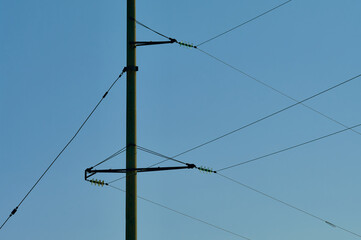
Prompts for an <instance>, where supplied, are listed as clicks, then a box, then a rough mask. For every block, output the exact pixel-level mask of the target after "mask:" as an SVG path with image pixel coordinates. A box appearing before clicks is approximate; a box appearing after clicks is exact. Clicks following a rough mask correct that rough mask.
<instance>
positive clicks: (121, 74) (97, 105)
mask: <svg viewBox="0 0 361 240" xmlns="http://www.w3.org/2000/svg"><path fill="white" fill-rule="evenodd" d="M125 71H126V69H125V68H124V69H123V71H122V72H121V73H120V74H119V76H118V77H117V78H116V79H115V81H114V82H113V83H112V84H111V85H110V87H109V88H108V90H107V91H106V92H105V94H104V95H103V97H102V98H101V99H100V100H99V102H98V103H97V104H96V105H95V107H94V108H93V110H92V111H91V112H90V114H89V115H88V116H87V118H86V119H85V121H84V122H83V123H82V124H81V126H80V127H79V128H78V130H77V131H76V133H75V134H74V135H73V137H72V138H71V139H70V140H69V141H68V143H67V144H66V145H65V147H63V149H62V150H61V151H60V152H59V153H58V155H57V156H56V157H55V159H54V160H53V161H52V162H51V163H50V165H49V166H48V167H47V169H46V170H45V171H44V172H43V174H42V175H41V176H40V177H39V179H38V180H37V181H36V182H35V184H34V185H33V186H32V187H31V189H30V190H29V191H28V192H27V194H26V195H25V196H24V197H23V199H22V200H21V201H20V203H19V204H18V205H17V207H16V208H14V210H13V212H12V213H11V214H10V215H9V217H8V218H7V219H6V221H5V222H4V223H3V224H2V225H1V227H0V230H1V229H2V228H3V226H4V225H5V223H6V222H7V221H8V220H9V218H10V217H11V216H13V215H14V214H15V212H16V211H17V209H18V208H19V207H20V206H21V204H22V203H23V202H24V201H25V199H26V198H27V197H28V196H29V194H30V193H31V192H32V191H33V190H34V188H35V187H36V186H37V185H38V183H39V182H40V181H41V179H42V178H43V177H44V176H45V174H46V173H47V172H48V171H49V169H50V168H51V167H52V166H53V164H54V163H55V162H56V161H57V160H58V158H59V157H60V156H61V154H62V153H63V152H64V151H65V149H66V148H67V147H68V146H69V145H70V143H71V142H72V141H73V140H74V139H75V137H76V136H77V135H78V133H79V132H80V130H81V129H82V128H83V127H84V125H85V123H86V122H87V121H88V120H89V118H90V117H91V116H92V115H93V113H94V112H95V110H96V109H97V108H98V107H99V105H100V104H101V103H102V101H103V100H104V98H105V97H106V96H107V95H108V93H109V91H110V90H111V89H112V88H113V86H114V84H115V83H116V82H117V81H118V80H119V79H120V78H121V77H122V76H123V74H124V72H125Z"/></svg>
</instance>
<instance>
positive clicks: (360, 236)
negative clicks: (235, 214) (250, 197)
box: [217, 173, 361, 238]
mask: <svg viewBox="0 0 361 240" xmlns="http://www.w3.org/2000/svg"><path fill="white" fill-rule="evenodd" d="M217 175H219V176H221V177H223V178H225V179H227V180H229V181H231V182H234V183H236V184H238V185H240V186H242V187H244V188H247V189H249V190H251V191H253V192H256V193H258V194H261V195H263V196H265V197H267V198H269V199H272V200H273V201H276V202H278V203H281V204H283V205H285V206H287V207H289V208H292V209H294V210H296V211H299V212H301V213H304V214H306V215H308V216H310V217H313V218H315V219H317V220H320V221H322V222H324V223H326V224H327V225H329V226H331V227H334V228H339V229H341V230H343V231H345V232H348V233H351V234H352V235H354V236H357V237H359V238H361V235H359V234H357V233H355V232H353V231H351V230H348V229H346V228H344V227H341V226H339V225H336V224H334V223H332V222H330V221H327V220H326V219H324V218H321V217H319V216H316V215H315V214H313V213H310V212H308V211H305V210H303V209H301V208H299V207H296V206H294V205H292V204H289V203H287V202H285V201H282V200H280V199H278V198H276V197H273V196H271V195H269V194H267V193H264V192H262V191H260V190H257V189H255V188H253V187H250V186H248V185H246V184H244V183H241V182H239V181H237V180H235V179H233V178H230V177H228V176H225V175H223V174H220V173H217Z"/></svg>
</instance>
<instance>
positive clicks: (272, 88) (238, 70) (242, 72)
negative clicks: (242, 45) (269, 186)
mask: <svg viewBox="0 0 361 240" xmlns="http://www.w3.org/2000/svg"><path fill="white" fill-rule="evenodd" d="M290 1H292V0H290ZM290 1H287V2H284V3H283V4H281V5H279V6H277V7H275V8H273V9H271V10H269V11H267V12H265V13H263V14H261V15H259V16H258V17H260V16H262V15H264V14H266V13H268V12H270V11H272V10H275V9H276V8H278V7H281V6H283V5H285V4H286V3H288V2H290ZM256 18H257V17H255V18H253V20H254V19H256ZM251 20H252V19H251ZM251 20H250V21H251ZM250 21H247V22H250ZM247 22H245V23H247ZM136 23H138V24H139V25H141V26H143V27H145V28H147V29H149V30H150V31H152V32H155V33H156V34H159V35H161V36H163V37H165V38H168V39H173V38H170V37H167V36H165V35H163V34H161V33H159V32H157V31H155V30H154V29H152V28H150V27H148V26H146V25H145V24H143V23H141V22H139V21H137V20H136ZM245 23H244V24H245ZM244 24H242V25H244ZM239 26H241V25H239ZM225 33H226V32H225ZM173 40H175V39H173ZM175 41H176V42H178V41H177V40H175ZM204 43H205V42H204ZM199 45H201V44H199ZM199 45H197V46H199ZM197 46H193V48H196V49H198V50H199V51H201V52H202V53H204V54H206V55H208V56H209V57H211V58H213V59H215V60H217V61H219V62H221V63H222V64H224V65H226V66H228V67H230V68H232V69H233V70H235V71H237V72H239V73H241V74H243V75H245V76H247V77H249V78H250V79H252V80H254V81H256V82H258V83H260V84H261V85H263V86H265V87H267V88H269V89H271V90H273V91H275V92H277V93H279V94H281V95H282V96H284V97H287V98H288V99H291V100H292V101H294V102H298V100H297V99H295V98H293V97H291V96H290V95H288V94H286V93H284V92H282V91H280V90H278V89H276V88H274V87H272V86H271V85H269V84H267V83H265V82H263V81H261V80H259V79H257V78H256V77H254V76H252V75H250V74H248V73H246V72H244V71H242V70H240V69H239V68H236V67H234V66H232V65H231V64H229V63H227V62H225V61H223V60H221V59H220V58H218V57H216V56H214V55H212V54H210V53H208V52H206V51H204V50H202V49H199V48H198V47H197ZM301 105H302V106H304V107H306V108H308V109H310V110H311V111H313V112H315V113H317V114H319V115H321V116H323V117H325V118H327V119H328V120H330V121H333V122H334V123H336V124H338V125H341V126H343V127H344V128H348V126H347V125H345V124H343V123H341V122H340V121H338V120H336V119H334V118H332V117H330V116H328V115H326V114H324V113H322V112H320V111H318V110H316V109H314V108H312V107H310V106H308V105H306V104H304V103H301ZM351 131H353V132H354V133H357V134H359V135H361V132H358V131H356V130H355V129H351Z"/></svg>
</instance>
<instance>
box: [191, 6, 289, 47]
mask: <svg viewBox="0 0 361 240" xmlns="http://www.w3.org/2000/svg"><path fill="white" fill-rule="evenodd" d="M291 1H292V0H289V1H286V2H284V3H282V4H280V5H278V6H276V7H274V8H272V9H270V10H268V11H266V12H264V13H261V14H260V15H258V16H256V17H253V18H251V19H249V20H247V21H245V22H243V23H241V24H239V25H237V26H235V27H233V28H231V29H228V30H227V31H225V32H222V33H220V34H218V35H216V36H214V37H212V38H210V39H208V40H206V41H204V42H201V43H199V44H197V45H196V46H197V47H198V46H201V45H203V44H205V43H208V42H210V41H212V40H214V39H216V38H219V37H220V36H223V35H225V34H227V33H229V32H231V31H233V30H235V29H237V28H239V27H242V26H244V25H246V24H247V23H250V22H252V21H254V20H256V19H257V18H260V17H262V16H264V15H266V14H267V13H270V12H272V11H274V10H276V9H277V8H280V7H282V6H284V5H286V4H287V3H289V2H291Z"/></svg>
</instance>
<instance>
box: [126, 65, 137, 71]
mask: <svg viewBox="0 0 361 240" xmlns="http://www.w3.org/2000/svg"><path fill="white" fill-rule="evenodd" d="M138 70H139V68H138V66H127V67H124V69H123V72H129V71H134V72H138Z"/></svg>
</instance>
